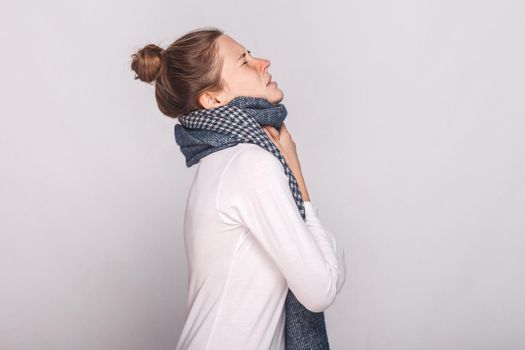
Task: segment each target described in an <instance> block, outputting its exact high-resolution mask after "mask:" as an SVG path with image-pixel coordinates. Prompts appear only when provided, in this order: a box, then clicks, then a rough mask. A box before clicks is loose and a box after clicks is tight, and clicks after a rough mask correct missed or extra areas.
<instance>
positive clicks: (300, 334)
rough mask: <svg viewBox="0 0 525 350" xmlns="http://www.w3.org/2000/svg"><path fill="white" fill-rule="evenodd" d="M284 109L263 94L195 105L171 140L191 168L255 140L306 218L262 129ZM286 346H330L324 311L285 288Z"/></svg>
mask: <svg viewBox="0 0 525 350" xmlns="http://www.w3.org/2000/svg"><path fill="white" fill-rule="evenodd" d="M286 115H287V110H286V108H285V106H284V105H283V104H282V103H279V104H277V105H273V104H272V103H271V102H270V101H268V100H267V99H265V98H261V97H250V96H238V97H235V98H234V99H233V100H232V101H230V102H229V103H228V104H226V105H223V106H219V107H216V108H211V109H204V108H203V109H197V110H194V111H191V112H189V113H187V114H184V115H182V116H180V117H179V122H180V124H176V125H175V140H176V142H177V144H178V145H179V146H180V149H181V152H182V153H183V154H184V156H185V158H186V166H187V167H191V166H192V165H194V164H196V163H198V161H199V160H200V159H201V158H202V157H205V156H206V155H208V154H210V153H213V152H216V151H219V150H221V149H224V148H227V147H231V146H234V145H236V144H238V143H253V144H256V145H258V146H260V147H262V148H264V149H265V150H267V151H268V152H270V153H271V154H273V155H274V156H275V157H276V158H277V159H278V160H279V161H280V162H281V164H282V166H283V169H284V173H285V174H286V176H287V177H288V184H289V186H290V190H291V192H292V195H293V197H294V199H295V203H296V205H297V208H298V210H299V213H300V214H301V217H302V218H303V220H305V219H306V216H305V209H304V204H303V199H302V196H301V191H300V190H299V186H298V185H297V180H296V179H295V176H294V175H293V173H292V171H291V170H290V168H289V167H288V164H287V163H286V160H285V159H284V157H283V155H282V154H281V152H280V151H279V149H278V148H277V147H276V146H275V145H274V143H273V142H272V141H271V140H270V138H269V137H268V135H266V133H265V132H264V130H263V129H262V127H261V126H262V125H272V126H273V127H275V128H276V129H278V130H279V129H280V127H281V125H282V122H283V121H284V119H285V118H286ZM285 336H286V349H287V350H299V349H301V350H302V349H312V350H313V349H315V350H325V349H329V344H328V337H327V334H326V325H325V320H324V313H323V312H312V311H310V310H308V309H306V308H305V307H304V306H303V305H302V304H301V303H300V302H299V301H298V300H297V298H296V297H295V296H294V295H293V293H292V291H291V290H290V289H288V294H287V296H286V301H285Z"/></svg>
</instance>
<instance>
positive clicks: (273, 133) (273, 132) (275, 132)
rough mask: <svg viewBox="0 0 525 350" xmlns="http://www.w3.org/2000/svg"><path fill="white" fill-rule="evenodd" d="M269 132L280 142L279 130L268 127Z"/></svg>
mask: <svg viewBox="0 0 525 350" xmlns="http://www.w3.org/2000/svg"><path fill="white" fill-rule="evenodd" d="M268 131H269V132H270V134H272V136H273V137H274V138H275V139H276V140H279V130H277V129H276V128H274V127H273V126H268Z"/></svg>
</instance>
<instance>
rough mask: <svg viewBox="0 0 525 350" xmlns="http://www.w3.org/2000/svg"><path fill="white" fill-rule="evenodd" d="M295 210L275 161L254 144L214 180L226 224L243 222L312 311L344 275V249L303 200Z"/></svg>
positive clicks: (326, 302) (324, 303) (328, 299)
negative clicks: (217, 183) (304, 215)
mask: <svg viewBox="0 0 525 350" xmlns="http://www.w3.org/2000/svg"><path fill="white" fill-rule="evenodd" d="M304 205H305V213H306V221H305V220H303V218H302V217H301V214H300V213H299V211H298V209H297V206H296V204H295V200H294V198H293V195H292V193H291V191H290V187H289V185H288V177H287V176H286V174H285V173H284V171H283V167H282V165H281V163H280V162H279V160H278V159H277V158H275V157H274V156H273V155H272V154H271V153H269V152H268V151H266V150H265V149H263V148H261V147H259V146H257V145H254V146H253V147H249V148H247V149H245V150H243V151H241V152H239V153H238V154H236V156H234V158H233V159H232V160H231V161H230V163H229V164H228V166H227V167H226V169H225V170H224V172H223V173H222V174H221V177H220V180H219V188H218V192H217V201H216V208H217V211H218V213H219V215H220V217H221V218H222V219H223V220H224V221H225V222H226V223H229V224H231V225H242V226H244V227H246V228H247V229H248V230H249V231H250V233H251V234H253V236H254V237H255V239H256V240H257V241H258V242H259V243H260V244H261V246H262V247H263V249H265V251H266V252H267V253H268V254H269V255H270V256H271V258H272V259H273V261H274V262H275V264H276V266H277V267H278V269H279V270H280V272H281V273H282V274H283V276H284V278H285V279H286V281H287V284H288V287H289V288H290V289H291V291H292V292H293V293H294V295H295V297H296V298H297V300H299V302H301V304H303V305H304V306H305V307H306V308H307V309H308V310H310V311H312V312H321V311H324V310H326V309H327V308H328V307H329V306H330V305H332V303H333V302H334V301H335V297H336V295H337V294H338V293H339V291H340V290H341V288H342V286H343V284H344V282H345V278H346V267H345V256H344V251H343V248H342V246H341V245H340V244H338V242H337V241H336V239H335V237H334V236H333V235H332V234H331V233H330V232H329V231H327V230H326V229H325V228H324V227H323V225H322V223H321V221H320V220H319V218H318V217H317V208H316V207H315V206H314V205H313V204H312V203H311V202H304Z"/></svg>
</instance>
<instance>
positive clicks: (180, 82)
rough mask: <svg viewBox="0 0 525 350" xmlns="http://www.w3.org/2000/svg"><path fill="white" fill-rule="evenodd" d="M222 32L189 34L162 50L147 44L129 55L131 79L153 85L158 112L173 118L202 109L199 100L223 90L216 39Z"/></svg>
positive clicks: (208, 31)
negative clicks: (132, 77) (133, 74)
mask: <svg viewBox="0 0 525 350" xmlns="http://www.w3.org/2000/svg"><path fill="white" fill-rule="evenodd" d="M222 34H224V32H223V31H222V30H220V29H218V28H215V27H207V28H199V29H195V30H192V31H190V32H188V33H186V34H185V35H183V36H182V37H180V38H179V39H177V40H175V42H173V43H172V44H171V45H170V46H169V47H168V48H166V49H165V50H162V48H160V47H159V46H158V45H156V44H148V45H146V46H144V47H143V48H142V49H140V50H138V51H137V52H136V53H134V54H133V55H131V57H132V59H133V60H132V62H131V69H132V70H134V71H135V73H136V75H135V77H134V79H140V80H142V81H144V82H146V83H150V84H151V83H152V82H155V98H156V100H157V105H158V107H159V109H160V111H161V112H162V113H163V114H165V115H167V116H169V117H172V118H178V117H179V116H180V115H181V114H184V113H188V112H191V111H193V110H195V109H198V108H203V106H202V105H201V104H200V103H199V100H198V98H199V96H200V95H201V94H202V93H204V92H206V91H217V90H221V89H222V88H223V85H222V80H221V71H222V65H223V61H222V59H221V58H220V57H219V53H218V46H217V40H216V39H217V38H218V37H219V36H221V35H222Z"/></svg>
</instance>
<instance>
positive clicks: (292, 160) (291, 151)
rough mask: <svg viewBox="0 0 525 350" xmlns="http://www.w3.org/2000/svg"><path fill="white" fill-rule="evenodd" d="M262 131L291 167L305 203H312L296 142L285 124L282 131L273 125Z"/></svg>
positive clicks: (265, 126) (265, 127)
mask: <svg viewBox="0 0 525 350" xmlns="http://www.w3.org/2000/svg"><path fill="white" fill-rule="evenodd" d="M262 129H263V130H264V132H265V133H266V135H268V137H269V138H270V140H271V141H272V142H273V144H274V145H275V146H276V147H277V149H278V150H279V151H280V152H281V154H282V155H283V157H284V159H285V160H286V163H287V164H288V167H290V170H291V171H292V173H293V175H294V176H295V179H296V180H297V184H298V186H299V190H300V191H301V195H302V198H303V200H304V201H305V202H306V201H310V196H309V194H308V190H307V189H306V184H305V181H304V177H303V174H302V171H301V163H300V162H299V157H298V156H297V149H296V147H295V142H294V140H293V139H292V135H290V133H289V132H288V129H287V128H286V125H285V124H284V122H283V123H282V125H281V129H280V130H277V129H276V128H274V127H273V126H271V125H264V126H263V127H262Z"/></svg>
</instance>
